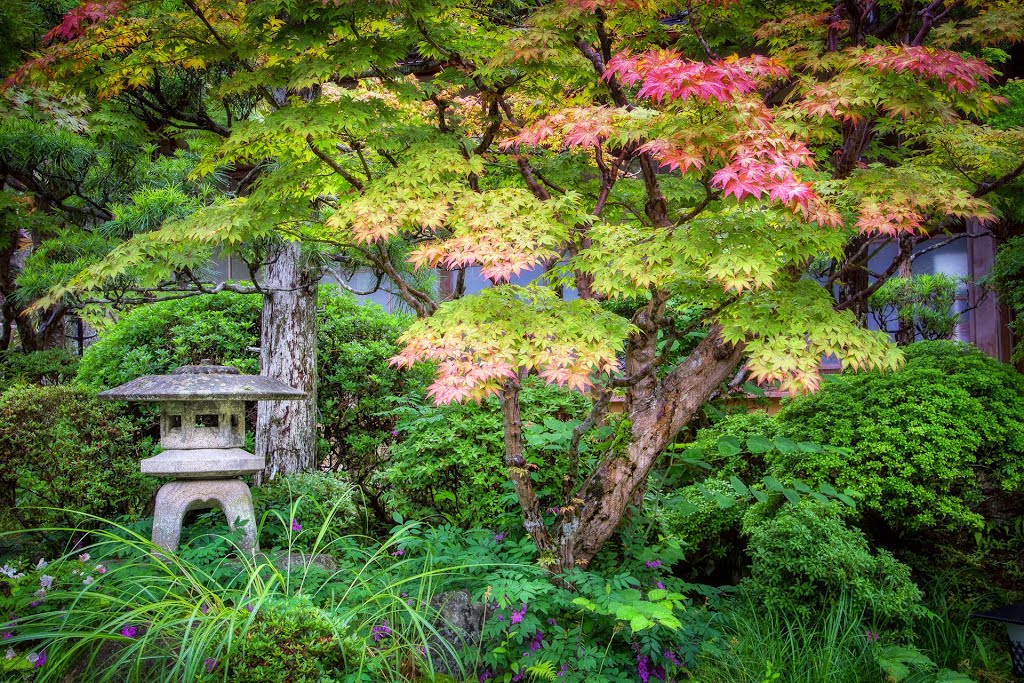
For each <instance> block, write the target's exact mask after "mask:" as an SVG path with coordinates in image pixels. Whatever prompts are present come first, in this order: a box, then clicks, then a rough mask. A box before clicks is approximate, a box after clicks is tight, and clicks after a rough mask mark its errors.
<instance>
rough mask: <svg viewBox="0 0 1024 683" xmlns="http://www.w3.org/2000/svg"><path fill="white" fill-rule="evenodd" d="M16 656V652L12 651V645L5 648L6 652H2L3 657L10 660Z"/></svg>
mask: <svg viewBox="0 0 1024 683" xmlns="http://www.w3.org/2000/svg"><path fill="white" fill-rule="evenodd" d="M17 656H18V653H17V652H15V651H14V648H13V647H9V648H7V652H6V653H5V654H4V659H7V660H11V659H14V658H15V657H17Z"/></svg>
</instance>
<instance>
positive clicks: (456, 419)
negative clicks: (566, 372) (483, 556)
mask: <svg viewBox="0 0 1024 683" xmlns="http://www.w3.org/2000/svg"><path fill="white" fill-rule="evenodd" d="M520 399H521V401H522V407H521V410H522V418H523V433H524V440H525V442H526V443H525V456H526V460H527V462H528V463H530V466H531V469H532V470H533V472H534V474H533V478H534V486H536V487H537V489H538V495H542V496H543V495H545V494H550V493H553V492H555V491H560V489H559V488H556V487H560V486H561V484H562V477H563V476H564V474H565V467H566V461H565V457H564V453H565V448H566V446H567V445H568V443H569V438H570V435H571V432H572V425H573V424H575V423H573V422H571V421H573V420H582V419H583V418H584V417H586V415H587V412H588V410H589V409H590V405H591V404H590V400H589V399H588V398H587V397H585V396H583V395H581V394H579V393H576V392H571V391H567V390H564V389H559V388H557V387H552V386H547V385H544V384H542V383H540V382H527V383H526V384H525V386H524V388H523V390H522V392H521V393H520ZM396 412H397V414H399V415H401V416H402V419H401V420H400V422H399V423H398V425H397V428H396V429H397V432H398V435H399V440H398V441H397V442H396V443H394V444H392V446H391V459H390V461H389V462H388V464H387V467H386V469H384V470H383V472H382V474H381V478H382V479H384V480H385V481H386V482H387V483H388V484H389V485H391V486H392V487H393V490H392V492H391V495H390V502H391V504H392V506H393V507H394V509H396V510H398V511H399V512H401V513H402V514H403V515H405V516H407V517H411V518H413V519H424V518H431V519H437V518H440V519H444V520H447V521H450V522H452V523H455V524H459V525H463V526H494V525H495V524H496V523H499V524H500V522H498V520H499V518H502V517H504V516H505V515H508V514H510V510H512V512H511V514H512V516H513V517H516V518H517V519H518V514H519V513H518V512H516V511H514V506H515V496H514V493H513V492H512V489H511V484H509V481H508V475H507V474H506V468H505V465H504V463H503V457H504V442H503V437H502V434H503V432H502V419H501V407H500V406H499V404H498V400H497V399H495V398H488V399H486V400H484V401H482V402H481V403H479V404H477V403H464V404H449V405H444V406H436V405H434V404H433V403H429V402H423V401H416V402H415V404H414V405H411V406H406V407H404V408H401V409H399V410H398V411H396ZM584 448H585V446H584ZM582 452H583V454H584V456H585V453H586V451H585V450H584V451H582ZM559 456H561V457H559Z"/></svg>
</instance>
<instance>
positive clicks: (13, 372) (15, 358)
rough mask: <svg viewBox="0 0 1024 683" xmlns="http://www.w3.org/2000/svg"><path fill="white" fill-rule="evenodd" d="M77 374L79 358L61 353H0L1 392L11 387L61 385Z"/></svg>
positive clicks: (61, 351) (49, 350) (57, 350)
mask: <svg viewBox="0 0 1024 683" xmlns="http://www.w3.org/2000/svg"><path fill="white" fill-rule="evenodd" d="M77 372H78V356H76V355H74V354H72V353H69V352H68V351H66V350H64V349H47V350H46V351H34V352H32V353H17V352H14V351H5V352H0V392H2V391H3V390H5V389H6V388H8V387H10V386H11V385H13V384H64V383H66V382H69V381H71V380H72V379H74V377H75V374H76V373H77Z"/></svg>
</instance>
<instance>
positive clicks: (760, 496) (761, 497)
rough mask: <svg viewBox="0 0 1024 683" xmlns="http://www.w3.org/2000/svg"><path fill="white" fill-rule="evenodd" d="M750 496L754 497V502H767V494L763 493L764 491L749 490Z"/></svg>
mask: <svg viewBox="0 0 1024 683" xmlns="http://www.w3.org/2000/svg"><path fill="white" fill-rule="evenodd" d="M750 495H752V496H753V497H754V500H756V501H757V502H758V503H767V502H768V494H767V493H765V492H764V491H758V490H757V489H750Z"/></svg>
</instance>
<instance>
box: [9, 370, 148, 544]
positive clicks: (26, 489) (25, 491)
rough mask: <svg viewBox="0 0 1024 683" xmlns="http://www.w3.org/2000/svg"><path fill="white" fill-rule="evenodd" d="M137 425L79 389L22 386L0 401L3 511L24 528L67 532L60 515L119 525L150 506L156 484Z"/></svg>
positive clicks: (12, 390) (15, 388)
mask: <svg viewBox="0 0 1024 683" xmlns="http://www.w3.org/2000/svg"><path fill="white" fill-rule="evenodd" d="M148 451H149V446H148V442H147V441H146V440H140V438H139V430H138V428H137V425H136V424H135V423H134V422H133V421H132V420H130V419H129V418H127V417H125V416H123V415H121V414H120V413H119V412H118V411H117V409H116V408H115V407H113V406H111V405H110V404H106V403H102V402H100V401H99V400H97V399H96V397H95V396H94V394H93V393H92V392H91V391H90V390H88V389H85V388H82V387H76V386H68V385H63V386H44V387H39V386H31V385H25V386H18V387H14V388H12V389H9V390H8V391H7V392H6V393H4V394H3V396H0V492H2V493H3V498H4V500H3V501H2V504H3V505H4V506H5V507H9V508H11V512H12V513H13V515H14V516H15V517H16V518H17V519H18V521H19V522H20V523H21V524H22V525H27V526H36V525H41V524H64V523H67V522H68V519H66V518H65V515H64V514H63V513H61V512H57V511H41V510H31V511H29V510H25V508H27V507H31V506H42V507H60V508H70V509H73V510H78V511H81V512H84V513H87V514H92V515H102V516H107V517H114V516H117V515H121V514H126V513H137V512H140V511H142V509H143V508H144V507H145V506H146V505H148V503H149V499H150V496H151V495H152V492H153V490H154V488H155V481H154V480H153V479H150V478H149V477H145V476H143V475H142V474H141V473H140V472H139V459H140V457H144V456H146V455H149V452H148Z"/></svg>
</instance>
